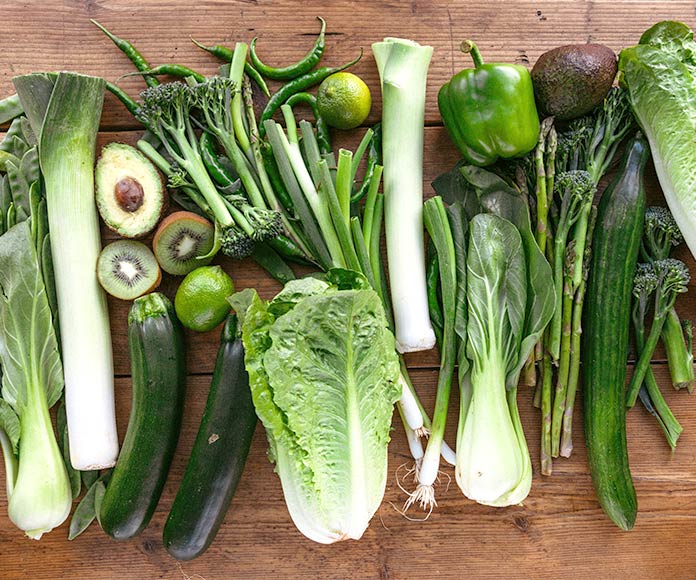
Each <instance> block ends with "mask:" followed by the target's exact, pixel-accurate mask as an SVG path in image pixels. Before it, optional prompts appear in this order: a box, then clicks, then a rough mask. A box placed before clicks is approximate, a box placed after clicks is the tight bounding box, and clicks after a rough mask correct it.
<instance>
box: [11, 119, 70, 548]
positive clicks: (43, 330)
mask: <svg viewBox="0 0 696 580" xmlns="http://www.w3.org/2000/svg"><path fill="white" fill-rule="evenodd" d="M0 151H1V152H2V153H3V154H4V161H5V162H4V166H3V167H2V168H1V169H0V171H2V172H3V173H5V175H2V176H0V216H1V217H2V219H0V234H2V235H0V364H1V365H2V396H1V397H0V446H1V447H2V453H3V456H4V461H5V477H6V489H7V497H8V500H9V505H8V508H9V509H8V511H9V516H10V519H11V520H12V522H13V523H14V524H15V525H16V526H17V527H18V528H20V529H21V530H23V531H24V532H26V534H27V536H29V537H30V538H34V539H38V538H40V537H41V535H42V534H43V533H45V532H48V531H50V530H51V529H53V528H54V527H56V526H58V525H60V524H61V523H62V522H63V521H64V520H65V518H66V517H67V516H68V513H69V512H70V505H71V503H72V493H71V487H70V482H69V479H68V473H67V471H66V467H65V464H64V462H63V455H62V453H61V450H60V448H59V445H58V443H57V441H56V438H55V436H54V433H53V426H52V424H51V419H50V416H49V408H50V407H52V406H53V404H54V403H55V402H56V401H57V400H58V399H59V398H60V396H61V393H62V391H63V368H62V365H61V359H60V354H59V351H58V340H57V337H56V332H55V317H54V313H53V312H52V306H53V300H52V296H53V284H52V274H51V271H52V269H51V264H50V245H49V238H48V229H47V226H48V224H47V216H46V200H45V198H44V194H43V191H42V188H41V180H40V172H39V159H38V154H37V149H36V138H35V136H34V134H33V131H32V130H31V127H30V126H29V122H28V121H27V119H26V118H23V117H22V118H20V119H17V120H15V122H14V123H13V124H12V125H11V127H10V129H9V130H8V133H7V136H6V138H5V139H4V141H3V142H2V144H0Z"/></svg>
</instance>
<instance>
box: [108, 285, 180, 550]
mask: <svg viewBox="0 0 696 580" xmlns="http://www.w3.org/2000/svg"><path fill="white" fill-rule="evenodd" d="M128 346H129V349H130V359H131V375H132V390H133V394H132V407H131V413H130V419H129V421H128V429H127V431H126V436H125V438H124V441H123V446H122V447H121V452H120V454H119V456H118V461H117V462H116V467H115V468H114V471H113V475H112V476H111V480H110V481H109V485H108V486H107V488H106V493H105V494H104V499H103V500H102V504H101V510H100V518H99V522H100V524H101V527H102V529H103V530H104V531H105V532H106V533H107V534H108V535H109V536H111V537H112V538H114V539H116V540H127V539H129V538H133V537H135V536H137V535H138V534H139V533H140V532H141V531H142V530H143V529H144V528H145V526H147V524H148V522H149V521H150V518H151V517H152V514H153V512H154V511H155V507H157V502H158V500H159V497H160V494H161V493H162V487H163V486H164V482H165V480H166V478H167V472H168V471H169V465H170V463H171V460H172V456H173V455H174V450H175V449H176V444H177V441H178V439H179V431H180V426H181V417H182V412H183V407H184V392H185V386H186V358H185V353H184V335H183V330H182V328H181V324H180V323H179V321H178V320H177V318H176V315H175V314H174V308H173V307H172V304H171V302H170V301H169V300H168V299H167V298H166V297H165V296H164V295H162V294H160V293H158V292H154V293H152V294H148V295H146V296H143V297H141V298H138V299H137V300H135V302H133V306H132V307H131V309H130V312H129V314H128Z"/></svg>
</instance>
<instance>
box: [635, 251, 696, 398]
mask: <svg viewBox="0 0 696 580" xmlns="http://www.w3.org/2000/svg"><path fill="white" fill-rule="evenodd" d="M646 266H647V267H646ZM646 266H641V268H640V269H639V271H638V272H636V278H637V282H638V292H639V293H640V291H641V289H642V290H643V291H647V289H649V288H650V287H651V286H652V285H653V284H654V285H655V289H654V292H655V300H654V312H653V321H652V325H651V327H650V334H649V335H648V338H647V340H646V341H645V347H644V348H643V350H642V352H641V354H640V358H639V359H638V362H637V364H636V370H635V372H634V374H633V377H632V378H631V384H630V385H629V389H628V397H627V405H628V406H629V407H632V406H633V405H634V404H635V402H636V398H637V396H638V391H639V390H640V387H641V385H642V384H643V381H644V380H645V375H646V373H647V372H648V369H649V368H650V360H651V359H652V356H653V353H654V352H655V347H656V346H657V341H658V339H659V338H660V335H661V333H662V330H663V328H664V325H665V320H666V319H667V317H668V315H669V313H670V311H671V309H672V308H673V307H674V302H675V301H676V299H677V296H678V295H679V294H680V293H683V292H686V290H687V287H688V285H689V282H690V281H691V276H690V274H689V269H688V268H687V267H686V264H684V262H682V261H680V260H675V259H674V258H666V259H664V260H657V261H655V262H653V263H652V265H646ZM649 268H651V269H652V275H653V276H654V278H655V279H654V280H653V279H652V277H651V276H650V271H649ZM634 282H636V280H635V279H634ZM634 294H636V289H635V288H634ZM639 295H640V294H639ZM635 308H636V306H635V305H634V309H635ZM643 308H645V305H644V306H643ZM644 312H645V310H643V315H644ZM638 315H639V313H638V312H636V310H634V322H635V320H636V318H637V317H638Z"/></svg>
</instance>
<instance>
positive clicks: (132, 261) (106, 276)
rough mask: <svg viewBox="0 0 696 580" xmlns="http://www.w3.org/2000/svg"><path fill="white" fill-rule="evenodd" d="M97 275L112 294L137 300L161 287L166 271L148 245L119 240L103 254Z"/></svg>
mask: <svg viewBox="0 0 696 580" xmlns="http://www.w3.org/2000/svg"><path fill="white" fill-rule="evenodd" d="M97 278H98V279H99V283H100V284H101V285H102V288H104V290H106V291H107V292H108V293H109V294H111V295H112V296H115V297H116V298H120V299H122V300H134V299H135V298H137V297H138V296H142V295H143V294H147V293H148V292H151V291H152V290H154V289H155V288H157V286H159V283H160V280H162V272H161V271H160V267H159V264H157V260H155V256H154V255H153V253H152V251H151V250H150V248H148V247H147V246H146V245H145V244H143V243H141V242H135V241H132V240H118V241H117V242H112V243H111V244H109V245H108V246H106V247H105V248H104V249H103V250H102V251H101V254H99V259H98V260H97Z"/></svg>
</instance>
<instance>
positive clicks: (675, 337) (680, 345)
mask: <svg viewBox="0 0 696 580" xmlns="http://www.w3.org/2000/svg"><path fill="white" fill-rule="evenodd" d="M661 336H662V342H663V343H664V345H665V350H666V352H667V364H668V365H669V374H670V375H671V377H672V385H673V386H674V388H675V389H677V390H679V389H684V388H687V389H689V390H691V389H692V388H693V384H694V355H693V353H692V352H691V349H690V348H687V347H688V345H687V341H685V340H684V333H683V330H682V325H681V322H680V320H679V315H678V314H677V312H676V310H675V309H674V308H671V309H670V310H669V312H668V313H667V317H666V319H665V324H664V326H663V327H662V335H661Z"/></svg>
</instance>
